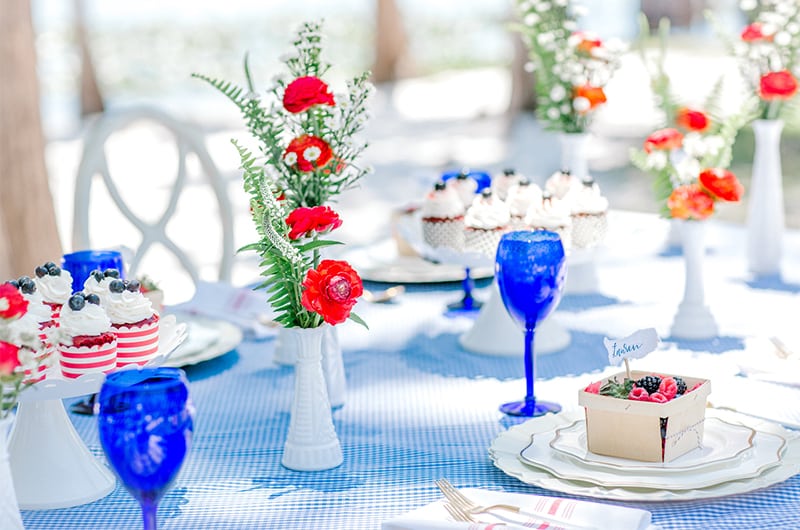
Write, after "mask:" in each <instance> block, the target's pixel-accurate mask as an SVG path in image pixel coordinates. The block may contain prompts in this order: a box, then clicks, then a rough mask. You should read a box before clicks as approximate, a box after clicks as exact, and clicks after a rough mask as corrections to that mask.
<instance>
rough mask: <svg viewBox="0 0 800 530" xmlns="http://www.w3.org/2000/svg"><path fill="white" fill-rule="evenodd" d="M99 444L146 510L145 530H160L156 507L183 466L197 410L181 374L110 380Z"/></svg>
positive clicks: (121, 374) (124, 375)
mask: <svg viewBox="0 0 800 530" xmlns="http://www.w3.org/2000/svg"><path fill="white" fill-rule="evenodd" d="M97 406H98V433H99V435H100V444H101V445H102V447H103V451H104V452H105V454H106V457H107V458H108V462H109V464H111V468H112V469H113V470H114V472H115V473H116V475H117V477H119V479H120V481H121V482H122V483H123V485H124V486H125V488H126V489H127V490H128V492H129V493H130V494H131V495H132V496H133V497H134V498H135V499H136V500H137V501H139V504H140V505H141V507H142V518H143V523H144V530H155V529H156V512H157V510H158V502H159V500H160V499H161V497H162V496H163V495H164V493H165V492H166V491H167V490H168V489H169V487H170V486H171V485H172V483H173V482H174V481H175V478H176V477H177V476H178V472H179V471H180V468H181V466H182V464H183V461H184V459H185V457H186V454H187V453H188V451H189V447H190V445H191V440H192V431H193V416H194V408H193V406H192V403H191V400H190V398H189V387H188V384H187V382H186V375H185V374H184V372H183V371H182V370H180V369H178V368H167V367H158V368H142V369H132V370H131V369H129V370H120V371H118V372H113V373H111V374H109V375H108V376H107V378H106V381H105V382H104V383H103V386H102V388H101V389H100V393H99V395H98V398H97Z"/></svg>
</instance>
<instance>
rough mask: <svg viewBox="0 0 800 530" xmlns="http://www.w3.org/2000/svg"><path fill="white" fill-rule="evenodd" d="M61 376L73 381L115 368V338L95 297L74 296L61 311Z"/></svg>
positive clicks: (107, 319) (80, 294) (88, 295)
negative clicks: (62, 336) (63, 337)
mask: <svg viewBox="0 0 800 530" xmlns="http://www.w3.org/2000/svg"><path fill="white" fill-rule="evenodd" d="M60 325H61V331H62V334H63V335H64V336H65V339H62V341H61V343H60V344H59V345H58V351H59V353H60V354H61V358H60V364H61V372H62V373H63V374H64V376H65V377H68V378H71V379H74V378H76V377H79V376H81V375H83V374H88V373H94V372H104V373H108V372H111V371H112V370H114V369H115V368H116V367H117V336H116V335H115V334H114V332H113V330H112V328H111V320H109V318H108V315H106V312H105V310H103V308H102V307H100V297H99V296H97V295H96V294H84V293H75V294H74V295H72V296H71V297H70V298H69V301H68V302H67V304H66V305H65V306H64V307H63V309H62V311H61V321H60Z"/></svg>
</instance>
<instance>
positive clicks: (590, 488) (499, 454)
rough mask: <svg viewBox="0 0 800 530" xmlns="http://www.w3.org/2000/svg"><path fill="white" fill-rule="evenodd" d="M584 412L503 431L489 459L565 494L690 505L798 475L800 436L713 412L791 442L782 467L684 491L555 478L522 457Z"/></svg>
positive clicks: (512, 473)
mask: <svg viewBox="0 0 800 530" xmlns="http://www.w3.org/2000/svg"><path fill="white" fill-rule="evenodd" d="M581 413H582V411H573V412H571V413H566V412H565V413H561V414H557V415H553V414H548V415H546V416H542V417H541V418H535V419H532V420H529V421H527V422H525V423H522V424H520V425H516V426H514V427H511V428H510V429H508V430H506V431H503V432H501V433H500V434H498V435H497V437H496V438H495V439H494V440H493V441H492V444H491V446H490V447H489V456H490V458H491V460H492V462H493V463H494V465H495V466H496V467H497V468H498V469H500V470H502V471H503V472H504V473H506V474H507V475H509V476H512V477H515V478H517V479H519V480H520V481H522V482H524V483H526V484H531V485H534V486H538V487H541V488H545V489H548V490H552V491H558V492H561V493H568V494H571V495H583V496H586V497H595V498H599V499H609V500H618V501H648V502H653V501H689V500H697V499H709V498H716V497H725V496H727V495H735V494H738V493H746V492H749V491H754V490H758V489H761V488H765V487H767V486H771V485H773V484H777V483H779V482H783V481H784V480H786V479H788V478H789V477H791V476H793V475H796V474H797V473H798V472H800V437H798V435H797V433H793V432H789V431H787V430H786V429H784V428H783V427H781V426H780V425H777V424H775V423H771V422H766V421H761V420H757V419H753V418H751V417H748V416H744V415H741V414H736V413H733V412H731V413H728V412H727V411H719V410H712V409H709V410H708V411H707V414H708V416H713V417H719V418H722V419H725V420H726V421H729V422H735V423H741V424H743V425H747V426H749V427H752V428H753V429H755V430H756V431H759V432H766V433H772V434H774V435H777V436H780V437H782V438H784V439H785V440H787V444H786V450H785V452H784V454H783V456H782V458H781V463H780V464H781V465H779V466H775V467H772V468H770V469H767V470H766V471H764V472H763V473H761V474H760V475H758V476H757V477H754V478H748V479H741V480H732V481H728V482H723V483H721V484H716V485H714V486H709V487H705V488H693V489H683V490H671V489H643V488H624V487H605V486H600V485H597V484H592V483H589V482H585V481H578V480H567V479H561V478H558V477H555V476H553V475H552V474H550V473H549V472H548V471H546V470H544V469H541V468H535V467H531V466H527V465H525V464H524V463H522V461H520V459H519V453H520V451H521V450H522V449H523V448H524V447H526V446H527V445H528V444H529V443H530V437H531V435H533V434H537V433H544V432H553V431H555V429H557V428H559V427H564V426H567V425H569V424H570V423H572V422H574V421H575V420H577V419H578V418H579V417H580V414H581Z"/></svg>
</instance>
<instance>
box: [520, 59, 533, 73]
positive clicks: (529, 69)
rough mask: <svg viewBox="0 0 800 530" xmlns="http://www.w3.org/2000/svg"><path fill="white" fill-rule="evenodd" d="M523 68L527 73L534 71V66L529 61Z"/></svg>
mask: <svg viewBox="0 0 800 530" xmlns="http://www.w3.org/2000/svg"><path fill="white" fill-rule="evenodd" d="M523 68H525V71H526V72H528V73H530V72H534V71H536V65H535V64H533V63H532V62H530V61H528V62H527V63H525V66H524V67H523Z"/></svg>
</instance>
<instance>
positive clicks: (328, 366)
mask: <svg viewBox="0 0 800 530" xmlns="http://www.w3.org/2000/svg"><path fill="white" fill-rule="evenodd" d="M322 327H323V328H325V336H324V337H323V338H322V373H323V375H324V376H325V384H326V386H327V388H328V399H329V400H330V402H331V407H333V408H337V407H341V406H343V405H344V401H345V394H346V393H347V378H346V377H345V372H344V358H343V357H342V346H341V343H340V342H339V329H338V328H337V327H336V326H331V325H330V324H323V325H322Z"/></svg>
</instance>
